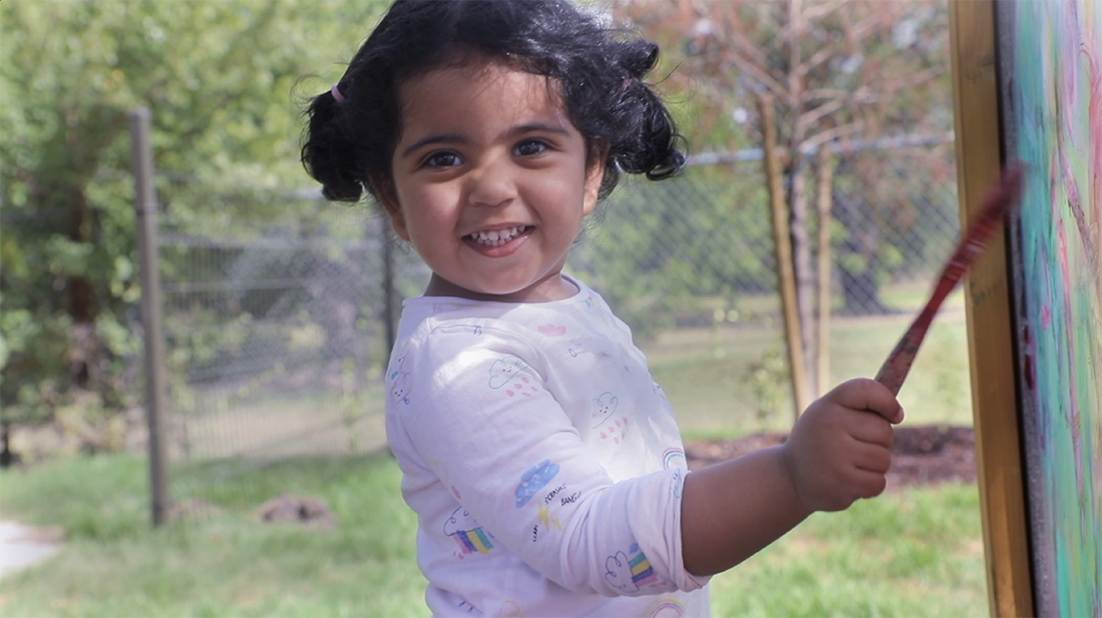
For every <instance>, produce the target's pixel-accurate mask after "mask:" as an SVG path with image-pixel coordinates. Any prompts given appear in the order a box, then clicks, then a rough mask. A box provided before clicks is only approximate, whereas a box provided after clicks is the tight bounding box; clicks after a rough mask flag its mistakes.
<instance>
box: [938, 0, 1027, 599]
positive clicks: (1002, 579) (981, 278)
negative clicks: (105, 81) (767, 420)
mask: <svg viewBox="0 0 1102 618" xmlns="http://www.w3.org/2000/svg"><path fill="white" fill-rule="evenodd" d="M949 8H950V49H951V54H952V65H953V107H954V110H953V112H954V114H953V115H954V119H955V125H956V151H957V183H958V192H959V196H960V206H961V220H962V222H966V221H969V220H971V216H972V215H973V214H974V213H975V211H976V210H977V209H978V207H979V205H980V201H981V199H982V196H983V193H984V191H985V190H986V188H987V187H988V186H989V185H990V184H991V183H992V182H994V181H995V179H996V178H998V176H999V173H1000V170H1001V169H1002V166H1003V162H1004V161H1003V147H1002V134H1001V131H1000V126H999V82H998V76H997V64H998V63H997V61H996V60H997V57H996V44H997V43H996V32H995V6H994V1H993V0H951V2H950V7H949ZM965 302H966V308H967V316H968V336H969V358H970V364H971V373H972V409H973V416H974V426H975V435H976V455H977V458H976V459H977V473H978V479H979V489H980V505H981V509H982V515H983V537H984V550H985V558H986V565H987V584H988V598H989V601H990V608H991V614H992V615H993V616H1032V615H1034V613H1035V609H1034V602H1033V588H1032V572H1031V569H1032V564H1031V562H1030V555H1029V534H1028V531H1029V528H1028V517H1027V513H1026V508H1027V507H1026V489H1025V477H1024V470H1025V464H1024V457H1023V454H1022V449H1021V425H1020V421H1019V419H1020V413H1019V400H1018V395H1017V389H1016V388H1015V386H1014V385H1015V379H1016V375H1017V372H1016V369H1015V366H1014V358H1015V352H1014V344H1013V341H1014V332H1013V327H1012V322H1011V316H1012V308H1013V306H1014V301H1013V297H1012V295H1011V289H1010V275H1009V269H1008V255H1007V243H1006V239H1005V237H999V238H996V239H994V240H993V241H992V242H991V244H990V246H989V249H988V251H987V252H986V254H985V255H984V256H983V257H982V258H981V259H980V261H979V262H978V263H977V264H976V265H975V267H973V269H972V272H971V274H970V275H969V276H968V287H967V290H966V294H965Z"/></svg>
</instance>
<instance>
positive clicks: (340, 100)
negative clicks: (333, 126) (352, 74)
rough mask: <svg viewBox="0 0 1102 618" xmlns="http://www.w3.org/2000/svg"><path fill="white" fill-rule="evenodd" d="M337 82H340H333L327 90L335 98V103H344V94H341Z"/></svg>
mask: <svg viewBox="0 0 1102 618" xmlns="http://www.w3.org/2000/svg"><path fill="white" fill-rule="evenodd" d="M339 84H340V82H335V83H334V84H333V87H332V88H330V89H329V92H330V94H332V95H333V98H334V99H336V100H337V103H344V102H345V98H344V95H343V94H341V90H340V88H338V87H337V86H338V85H339Z"/></svg>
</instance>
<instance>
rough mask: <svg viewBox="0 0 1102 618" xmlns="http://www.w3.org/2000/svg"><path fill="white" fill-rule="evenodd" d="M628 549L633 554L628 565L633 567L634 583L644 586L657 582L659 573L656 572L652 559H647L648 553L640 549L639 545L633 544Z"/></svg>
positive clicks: (632, 577)
mask: <svg viewBox="0 0 1102 618" xmlns="http://www.w3.org/2000/svg"><path fill="white" fill-rule="evenodd" d="M628 551H629V552H631V553H632V554H633V555H632V557H631V558H630V559H629V560H628V566H630V567H631V581H632V583H634V584H635V585H636V586H639V587H640V588H642V587H643V586H647V585H650V584H653V583H655V582H657V581H658V575H656V574H655V573H654V569H653V568H652V567H651V565H650V561H649V560H647V555H646V554H644V553H643V552H641V551H639V545H638V544H633V545H632V546H631V548H630V549H628Z"/></svg>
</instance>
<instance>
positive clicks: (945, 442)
mask: <svg viewBox="0 0 1102 618" xmlns="http://www.w3.org/2000/svg"><path fill="white" fill-rule="evenodd" d="M787 437H788V435H787V434H783V433H759V434H753V435H749V436H745V437H742V438H737V439H734V440H698V441H693V442H689V443H687V444H686V445H685V456H686V457H687V458H688V460H689V468H690V469H693V470H695V469H697V468H702V467H704V466H707V465H710V464H714V463H718V462H720V461H724V460H727V459H731V458H732V457H738V456H739V455H744V454H746V453H750V452H752V451H756V450H758V449H762V448H766V447H769V446H776V445H778V444H783V443H784V441H785V439H786V438H787ZM891 451H892V468H891V470H890V471H889V472H888V488H889V489H892V488H899V487H908V486H913V485H929V484H934V483H944V482H957V483H974V482H975V481H976V456H975V440H974V437H973V435H972V428H971V427H947V426H940V425H931V426H919V427H896V428H895V443H894V444H893V445H892V449H891Z"/></svg>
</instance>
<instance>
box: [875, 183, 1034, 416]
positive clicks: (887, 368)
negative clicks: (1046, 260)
mask: <svg viewBox="0 0 1102 618" xmlns="http://www.w3.org/2000/svg"><path fill="white" fill-rule="evenodd" d="M1021 185H1022V168H1021V167H1020V166H1018V165H1012V166H1009V167H1008V168H1007V169H1006V170H1005V171H1004V172H1003V174H1002V177H1001V178H1000V179H999V181H998V182H997V183H995V185H994V186H993V187H991V188H990V189H988V191H987V195H985V196H984V199H983V207H982V208H981V210H980V214H979V216H978V217H976V219H975V220H974V221H973V222H972V225H971V226H970V227H969V228H968V231H967V232H966V233H965V234H964V236H963V237H962V238H961V241H960V244H958V245H957V248H956V251H954V252H953V255H952V257H951V258H950V259H949V262H948V263H947V264H946V265H945V268H944V270H942V272H941V277H939V278H938V280H937V284H936V285H935V286H934V292H933V294H931V295H930V300H929V301H927V302H926V306H925V307H923V308H922V311H921V312H919V314H918V317H916V318H915V320H914V322H912V323H911V326H910V328H908V329H907V332H906V333H904V334H903V338H902V339H900V340H899V343H898V344H896V346H895V349H894V350H892V353H891V354H889V355H888V360H886V361H884V364H883V365H882V366H881V367H880V371H879V372H878V373H877V374H876V381H877V382H880V383H881V384H883V385H884V386H887V387H888V389H889V390H891V392H892V394H899V389H900V388H901V387H902V386H903V381H904V380H905V379H906V378H907V373H908V372H909V371H910V370H911V365H912V364H914V360H915V356H916V355H917V354H918V348H919V346H921V345H922V340H923V339H924V338H925V337H926V332H927V331H928V330H929V329H930V324H931V323H932V322H933V321H934V315H936V314H937V310H938V309H939V308H940V307H941V303H942V302H944V301H945V298H946V297H947V296H949V293H950V292H952V291H953V288H955V287H956V286H957V283H958V282H959V281H960V279H961V277H963V276H964V273H966V272H968V269H970V268H971V267H972V265H973V264H974V263H975V262H976V259H977V258H978V257H979V256H980V254H981V253H983V250H984V248H986V247H987V241H988V240H989V239H990V238H991V236H992V235H993V234H994V233H995V230H996V229H998V227H999V224H1000V223H1002V221H1003V218H1004V217H1005V216H1006V213H1008V212H1009V211H1010V210H1011V208H1013V207H1014V206H1015V205H1016V204H1017V203H1018V197H1019V195H1020V194H1021Z"/></svg>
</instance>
